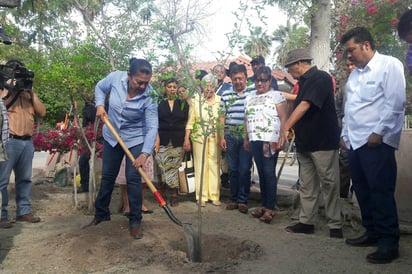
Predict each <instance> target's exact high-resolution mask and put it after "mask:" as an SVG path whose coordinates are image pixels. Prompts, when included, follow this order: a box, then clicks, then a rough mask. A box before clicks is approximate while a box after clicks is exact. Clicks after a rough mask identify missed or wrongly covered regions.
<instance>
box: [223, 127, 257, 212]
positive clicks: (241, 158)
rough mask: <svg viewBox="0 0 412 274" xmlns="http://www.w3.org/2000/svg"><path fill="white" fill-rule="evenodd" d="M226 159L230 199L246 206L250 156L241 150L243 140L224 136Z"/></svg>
mask: <svg viewBox="0 0 412 274" xmlns="http://www.w3.org/2000/svg"><path fill="white" fill-rule="evenodd" d="M225 140H226V146H227V149H226V157H227V164H228V167H229V182H230V196H231V197H230V198H231V200H232V201H233V202H236V203H242V204H246V203H247V200H248V198H249V194H250V178H251V171H250V169H251V168H252V154H250V153H249V152H247V151H246V150H245V149H244V148H243V138H242V137H239V136H232V135H231V134H225Z"/></svg>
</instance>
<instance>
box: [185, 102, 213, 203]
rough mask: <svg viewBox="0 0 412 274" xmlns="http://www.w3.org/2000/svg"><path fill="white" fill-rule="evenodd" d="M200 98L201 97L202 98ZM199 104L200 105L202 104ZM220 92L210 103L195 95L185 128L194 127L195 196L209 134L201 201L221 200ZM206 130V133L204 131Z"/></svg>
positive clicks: (197, 195) (198, 187)
mask: <svg viewBox="0 0 412 274" xmlns="http://www.w3.org/2000/svg"><path fill="white" fill-rule="evenodd" d="M200 98H202V99H201V100H200ZM199 105H200V106H201V108H199ZM219 108H220V96H218V95H215V98H214V102H213V103H212V104H211V106H210V107H209V106H208V104H207V102H206V101H205V99H204V98H203V97H199V96H196V97H195V98H193V100H192V103H191V105H190V109H189V119H188V121H187V125H186V129H189V130H191V131H192V133H191V138H190V139H191V140H192V148H193V160H194V162H193V163H194V167H195V182H196V200H197V201H199V196H200V179H201V172H202V160H203V157H202V156H203V155H202V152H203V143H204V138H205V137H206V147H205V157H204V170H203V188H202V200H201V201H202V202H207V201H208V200H211V201H219V199H220V158H221V150H220V146H219V138H218V133H217V129H218V127H217V125H218V124H219V123H218V120H219ZM204 132H205V134H203V133H204Z"/></svg>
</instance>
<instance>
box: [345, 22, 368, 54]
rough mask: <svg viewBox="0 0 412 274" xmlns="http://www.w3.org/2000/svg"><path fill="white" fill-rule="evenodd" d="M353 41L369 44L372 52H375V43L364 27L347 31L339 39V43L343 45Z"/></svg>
mask: <svg viewBox="0 0 412 274" xmlns="http://www.w3.org/2000/svg"><path fill="white" fill-rule="evenodd" d="M352 38H353V39H354V41H355V43H357V44H360V43H363V42H369V44H370V45H371V48H372V50H375V41H374V40H373V37H372V34H371V33H370V32H369V30H367V29H366V28H364V27H355V28H353V29H350V30H348V31H347V32H346V33H345V34H344V35H343V36H342V38H341V39H340V43H341V44H342V45H344V44H345V43H346V42H348V41H349V40H350V39H352Z"/></svg>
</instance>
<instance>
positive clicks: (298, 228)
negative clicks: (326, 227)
mask: <svg viewBox="0 0 412 274" xmlns="http://www.w3.org/2000/svg"><path fill="white" fill-rule="evenodd" d="M286 231H287V232H291V233H303V234H313V233H314V232H315V226H314V225H308V224H303V223H297V224H295V225H291V226H287V227H286Z"/></svg>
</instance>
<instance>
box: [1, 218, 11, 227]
mask: <svg viewBox="0 0 412 274" xmlns="http://www.w3.org/2000/svg"><path fill="white" fill-rule="evenodd" d="M12 226H13V225H12V224H11V222H10V221H9V220H7V219H6V218H2V219H1V220H0V228H10V227H12Z"/></svg>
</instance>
